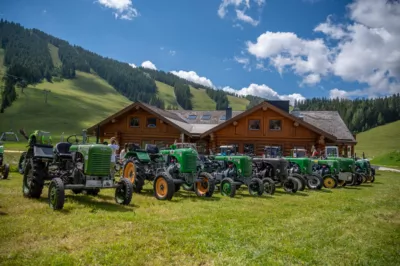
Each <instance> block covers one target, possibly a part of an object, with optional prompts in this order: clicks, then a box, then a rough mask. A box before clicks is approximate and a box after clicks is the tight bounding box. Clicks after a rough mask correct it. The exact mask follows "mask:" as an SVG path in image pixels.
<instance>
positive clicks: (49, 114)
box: [0, 71, 131, 136]
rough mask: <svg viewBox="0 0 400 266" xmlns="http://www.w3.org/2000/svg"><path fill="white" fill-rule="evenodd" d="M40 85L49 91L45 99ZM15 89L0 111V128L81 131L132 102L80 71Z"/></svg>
mask: <svg viewBox="0 0 400 266" xmlns="http://www.w3.org/2000/svg"><path fill="white" fill-rule="evenodd" d="M43 89H47V90H50V91H51V92H50V93H49V94H48V100H47V103H45V95H44V92H43ZM17 92H18V95H19V96H18V99H17V100H16V101H15V102H13V104H12V106H11V107H9V108H7V109H6V110H5V112H4V113H3V114H1V122H0V132H1V131H6V130H7V131H8V130H9V129H13V130H14V132H17V131H18V129H20V128H25V130H26V131H27V132H32V131H33V130H36V129H41V130H45V131H50V132H51V133H52V134H53V136H55V135H59V134H61V133H62V132H65V133H66V134H73V133H80V132H81V131H82V129H84V128H87V127H90V126H92V125H94V124H96V123H97V122H99V121H101V120H103V119H105V118H106V117H108V116H110V115H112V114H114V113H115V112H117V111H119V110H121V109H122V108H124V107H126V106H127V105H129V104H131V101H129V100H128V99H127V98H125V97H123V96H122V95H121V94H119V93H118V92H117V91H116V90H115V89H114V88H113V87H111V86H110V85H108V84H107V82H105V81H104V80H102V79H101V78H99V77H98V76H95V75H93V74H87V73H83V72H79V71H77V75H76V78H75V79H72V80H66V79H65V80H64V81H62V82H54V83H49V82H43V83H40V84H37V85H36V86H35V87H32V86H30V87H28V88H26V89H24V92H23V93H22V92H21V90H20V89H18V90H17Z"/></svg>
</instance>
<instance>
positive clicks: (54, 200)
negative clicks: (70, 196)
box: [48, 177, 65, 210]
mask: <svg viewBox="0 0 400 266" xmlns="http://www.w3.org/2000/svg"><path fill="white" fill-rule="evenodd" d="M48 198H49V206H50V208H52V209H53V210H61V209H62V208H63V207H64V200H65V191H64V183H63V181H62V180H61V178H58V177H57V178H54V179H53V180H51V182H50V185H49V194H48Z"/></svg>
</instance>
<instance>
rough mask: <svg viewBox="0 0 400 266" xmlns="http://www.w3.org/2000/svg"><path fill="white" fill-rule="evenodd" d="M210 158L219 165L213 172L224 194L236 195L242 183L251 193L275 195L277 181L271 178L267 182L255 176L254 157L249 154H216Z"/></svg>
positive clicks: (255, 194) (253, 194)
mask: <svg viewBox="0 0 400 266" xmlns="http://www.w3.org/2000/svg"><path fill="white" fill-rule="evenodd" d="M210 159H211V160H212V161H214V162H217V163H218V165H219V167H217V169H216V170H215V171H213V172H212V173H211V175H212V176H213V177H214V179H215V181H216V183H217V184H219V185H220V191H221V194H222V195H223V196H229V197H234V196H235V194H236V190H238V189H239V188H240V186H241V185H245V186H247V188H248V190H249V194H250V195H252V196H261V195H262V194H263V193H264V192H265V193H266V194H269V195H273V194H274V192H275V183H274V182H273V181H272V180H271V179H268V180H267V179H266V180H265V182H264V183H263V181H262V180H261V179H259V178H254V177H253V166H252V158H251V157H249V156H247V155H232V156H229V155H216V156H210Z"/></svg>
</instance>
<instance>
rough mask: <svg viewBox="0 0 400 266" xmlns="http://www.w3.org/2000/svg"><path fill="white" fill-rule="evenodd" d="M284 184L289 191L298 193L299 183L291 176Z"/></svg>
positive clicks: (284, 187)
mask: <svg viewBox="0 0 400 266" xmlns="http://www.w3.org/2000/svg"><path fill="white" fill-rule="evenodd" d="M282 186H283V189H284V190H285V191H286V192H288V193H296V192H297V190H298V183H297V181H296V180H295V179H294V178H292V177H289V178H288V179H286V180H285V181H283V183H282Z"/></svg>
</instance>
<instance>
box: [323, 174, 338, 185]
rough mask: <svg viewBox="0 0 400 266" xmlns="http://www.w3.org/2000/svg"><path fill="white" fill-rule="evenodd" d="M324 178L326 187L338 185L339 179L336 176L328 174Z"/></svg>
mask: <svg viewBox="0 0 400 266" xmlns="http://www.w3.org/2000/svg"><path fill="white" fill-rule="evenodd" d="M323 179H324V187H326V188H335V187H337V185H338V180H337V179H336V177H334V176H331V175H326V176H324V177H323Z"/></svg>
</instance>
